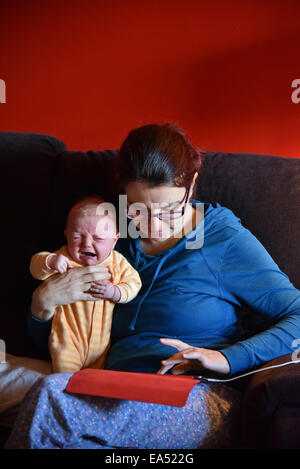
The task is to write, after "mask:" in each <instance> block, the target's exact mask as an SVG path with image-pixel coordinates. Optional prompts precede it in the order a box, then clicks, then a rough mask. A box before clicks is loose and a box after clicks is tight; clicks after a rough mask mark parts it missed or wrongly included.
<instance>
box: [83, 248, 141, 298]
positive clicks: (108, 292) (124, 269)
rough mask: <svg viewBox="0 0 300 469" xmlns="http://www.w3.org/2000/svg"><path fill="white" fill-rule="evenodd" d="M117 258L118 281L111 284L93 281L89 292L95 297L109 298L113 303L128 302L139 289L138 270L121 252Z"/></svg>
mask: <svg viewBox="0 0 300 469" xmlns="http://www.w3.org/2000/svg"><path fill="white" fill-rule="evenodd" d="M119 260H120V271H121V273H120V281H119V283H118V284H117V285H113V284H112V283H111V282H108V281H99V282H94V283H93V284H92V285H91V288H90V292H91V294H92V295H93V296H94V297H95V298H99V299H102V300H103V299H110V300H111V301H114V302H115V303H128V302H129V301H131V300H133V298H135V297H136V295H137V294H138V292H139V291H140V289H141V286H142V282H141V279H140V276H139V274H138V272H137V271H136V270H135V269H134V268H133V267H132V266H131V264H129V262H128V261H127V260H126V259H125V257H123V256H121V254H119Z"/></svg>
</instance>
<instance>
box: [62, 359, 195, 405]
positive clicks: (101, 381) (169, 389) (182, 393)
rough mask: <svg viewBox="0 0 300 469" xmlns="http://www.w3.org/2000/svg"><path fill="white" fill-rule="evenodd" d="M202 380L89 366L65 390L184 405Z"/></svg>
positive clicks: (191, 377) (73, 378)
mask: <svg viewBox="0 0 300 469" xmlns="http://www.w3.org/2000/svg"><path fill="white" fill-rule="evenodd" d="M199 382H200V380H198V379H195V378H194V377H193V376H174V375H159V374H152V373H132V372H127V371H112V370H95V369H91V368H86V369H84V370H80V371H78V372H76V373H74V374H73V375H72V376H71V378H70V379H69V381H68V384H67V386H66V389H65V391H67V392H68V393H75V394H87V395H90V396H101V397H112V398H115V399H126V400H130V401H141V402H151V403H154V404H165V405H171V406H176V407H183V406H184V405H185V403H186V401H187V398H188V395H189V393H190V391H191V390H192V388H193V387H194V386H195V384H197V383H199Z"/></svg>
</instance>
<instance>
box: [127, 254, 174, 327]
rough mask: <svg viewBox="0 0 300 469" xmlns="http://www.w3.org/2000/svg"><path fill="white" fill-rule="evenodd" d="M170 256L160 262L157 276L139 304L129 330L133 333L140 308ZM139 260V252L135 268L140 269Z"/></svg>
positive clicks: (166, 255)
mask: <svg viewBox="0 0 300 469" xmlns="http://www.w3.org/2000/svg"><path fill="white" fill-rule="evenodd" d="M168 256H169V253H168V254H165V255H164V256H163V257H162V259H161V260H160V261H159V264H158V266H157V269H156V271H155V274H154V276H153V279H152V282H151V284H150V286H149V288H148V290H147V291H146V293H145V295H144V296H143V297H142V298H141V301H140V302H139V304H138V307H137V309H136V312H135V315H134V317H133V319H132V320H131V322H130V325H129V329H130V330H131V331H133V330H134V326H135V323H136V321H137V318H138V315H139V311H140V308H141V306H142V303H143V301H144V300H145V298H146V297H147V295H148V293H149V292H150V290H151V288H152V286H153V283H154V282H155V279H156V278H157V276H158V274H159V271H160V269H161V268H162V266H163V264H164V262H165V261H166V259H167V257H168ZM139 260H140V253H139V252H138V255H137V257H136V260H135V268H137V267H138V264H139Z"/></svg>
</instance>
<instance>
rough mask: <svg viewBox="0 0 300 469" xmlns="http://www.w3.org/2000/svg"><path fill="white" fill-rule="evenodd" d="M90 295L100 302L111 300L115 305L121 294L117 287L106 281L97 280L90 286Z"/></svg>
mask: <svg viewBox="0 0 300 469" xmlns="http://www.w3.org/2000/svg"><path fill="white" fill-rule="evenodd" d="M90 292H91V294H92V295H93V296H94V297H95V298H99V299H101V300H111V301H114V302H115V303H117V302H118V301H119V299H120V298H121V293H120V290H119V288H118V287H117V285H113V284H112V283H111V282H109V281H107V280H98V281H97V282H94V283H93V284H92V285H91V288H90Z"/></svg>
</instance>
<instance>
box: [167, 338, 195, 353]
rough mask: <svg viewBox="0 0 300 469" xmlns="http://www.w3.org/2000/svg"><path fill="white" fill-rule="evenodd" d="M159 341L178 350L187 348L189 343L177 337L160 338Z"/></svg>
mask: <svg viewBox="0 0 300 469" xmlns="http://www.w3.org/2000/svg"><path fill="white" fill-rule="evenodd" d="M160 342H161V343H162V344H164V345H169V346H170V347H174V348H176V349H177V350H179V351H182V350H185V349H189V348H190V345H188V344H186V343H185V342H182V340H179V339H165V338H161V339H160Z"/></svg>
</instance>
